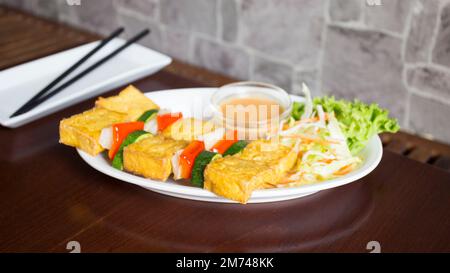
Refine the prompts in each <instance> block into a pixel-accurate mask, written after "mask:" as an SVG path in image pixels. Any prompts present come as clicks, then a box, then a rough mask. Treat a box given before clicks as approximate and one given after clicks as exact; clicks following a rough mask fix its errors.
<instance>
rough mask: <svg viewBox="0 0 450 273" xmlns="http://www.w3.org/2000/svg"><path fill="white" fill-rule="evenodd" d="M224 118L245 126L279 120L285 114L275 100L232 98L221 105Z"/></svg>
mask: <svg viewBox="0 0 450 273" xmlns="http://www.w3.org/2000/svg"><path fill="white" fill-rule="evenodd" d="M220 108H221V111H222V114H223V116H224V117H225V118H226V119H227V120H234V124H236V125H240V126H245V127H247V125H249V124H256V123H259V122H264V121H268V120H272V119H278V118H279V116H280V115H281V114H282V113H283V112H284V109H283V107H281V106H280V104H279V103H278V102H276V101H275V100H271V99H267V98H232V99H230V100H228V101H225V102H223V103H222V104H221V105H220Z"/></svg>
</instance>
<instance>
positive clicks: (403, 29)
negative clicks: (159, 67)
mask: <svg viewBox="0 0 450 273" xmlns="http://www.w3.org/2000/svg"><path fill="white" fill-rule="evenodd" d="M70 1H71V0H69V2H70ZM72 1H74V0H72ZM377 2H380V4H381V5H376V3H377ZM0 3H4V4H7V5H11V6H14V7H17V8H20V9H24V10H27V11H30V12H33V13H35V14H37V15H41V16H45V17H49V18H52V19H55V20H59V21H61V22H64V23H67V24H70V25H74V26H77V27H80V28H85V29H88V30H90V31H93V32H98V33H101V34H108V33H109V32H111V31H112V30H113V29H115V28H116V27H118V26H119V25H123V26H125V27H126V29H127V32H126V33H127V35H133V34H134V33H136V32H138V31H139V30H140V29H142V28H144V27H150V28H151V29H152V34H151V35H150V36H149V37H148V38H146V39H145V40H143V41H142V44H143V45H146V46H149V47H151V48H153V49H156V50H158V51H161V52H164V53H166V54H168V55H170V56H172V57H175V58H178V59H180V60H182V61H185V62H189V63H192V64H195V65H198V66H202V67H205V68H208V69H211V70H214V71H217V72H221V73H223V74H226V75H230V76H233V77H237V78H239V79H251V80H258V81H265V82H270V83H274V84H277V85H279V86H281V87H283V88H285V89H286V90H287V91H289V92H291V93H298V92H299V91H300V86H301V82H302V81H305V82H306V83H307V84H308V85H309V86H310V87H311V89H312V90H313V92H314V94H334V95H335V96H337V97H342V98H347V99H353V98H359V99H361V100H363V101H366V102H378V103H379V104H380V105H381V106H383V107H386V108H388V109H389V110H390V111H391V113H392V115H393V116H395V117H397V118H398V119H399V121H400V123H401V125H402V127H403V128H404V129H406V130H409V131H412V132H416V133H418V134H429V135H432V136H434V137H435V138H436V139H438V140H440V141H443V142H447V143H450V0H426V1H425V0H378V1H377V0H80V3H81V5H79V6H76V5H75V6H71V5H68V3H67V0H0ZM371 3H372V4H375V5H371Z"/></svg>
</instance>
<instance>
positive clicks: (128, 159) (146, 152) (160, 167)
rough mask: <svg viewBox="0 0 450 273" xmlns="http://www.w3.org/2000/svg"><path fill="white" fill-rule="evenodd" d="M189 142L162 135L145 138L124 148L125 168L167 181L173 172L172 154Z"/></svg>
mask: <svg viewBox="0 0 450 273" xmlns="http://www.w3.org/2000/svg"><path fill="white" fill-rule="evenodd" d="M187 144H188V143H187V142H186V141H182V140H174V139H168V138H165V137H163V136H161V135H157V136H155V137H150V138H146V139H143V140H142V141H139V142H137V143H133V144H131V145H128V146H127V147H126V148H125V149H124V151H123V164H124V169H125V170H127V171H129V172H132V173H135V174H139V175H142V176H144V177H147V178H151V179H157V180H162V181H166V180H167V178H168V177H169V176H170V174H171V173H172V163H171V158H172V156H173V155H174V154H175V152H177V151H178V150H180V149H183V148H184V147H186V146H187Z"/></svg>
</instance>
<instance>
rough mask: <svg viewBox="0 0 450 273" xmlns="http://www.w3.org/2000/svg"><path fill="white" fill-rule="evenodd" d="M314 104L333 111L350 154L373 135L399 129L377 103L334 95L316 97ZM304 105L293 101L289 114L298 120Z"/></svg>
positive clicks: (326, 110) (360, 147)
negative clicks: (351, 99) (347, 99)
mask: <svg viewBox="0 0 450 273" xmlns="http://www.w3.org/2000/svg"><path fill="white" fill-rule="evenodd" d="M313 103H314V106H316V105H318V104H320V105H322V107H323V109H324V111H325V112H328V113H332V112H334V114H335V116H336V118H337V120H338V121H339V125H340V127H341V130H342V132H343V133H344V135H345V136H346V138H347V144H348V147H349V149H350V151H351V153H352V154H357V153H358V152H360V151H361V150H362V149H363V148H364V146H365V145H366V144H367V141H368V140H369V139H370V138H371V137H372V136H374V135H376V134H379V133H383V132H391V133H395V132H397V131H398V130H399V129H400V126H399V125H398V122H397V120H396V119H393V118H389V112H388V111H387V110H385V109H382V108H380V107H379V106H378V105H377V104H375V103H372V104H365V103H363V102H361V101H359V100H354V101H353V102H351V101H345V100H336V99H335V98H334V97H327V96H325V97H316V98H314V101H313ZM304 108H305V105H304V104H303V103H299V102H294V106H293V110H292V113H291V116H292V117H293V118H294V119H295V120H299V119H300V117H301V115H302V114H303V111H304Z"/></svg>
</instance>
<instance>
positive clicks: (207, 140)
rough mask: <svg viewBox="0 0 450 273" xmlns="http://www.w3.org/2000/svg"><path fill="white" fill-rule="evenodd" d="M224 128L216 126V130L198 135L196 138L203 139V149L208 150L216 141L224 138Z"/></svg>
mask: <svg viewBox="0 0 450 273" xmlns="http://www.w3.org/2000/svg"><path fill="white" fill-rule="evenodd" d="M224 136H225V129H224V128H217V129H216V130H214V131H212V132H210V133H206V134H203V135H200V136H198V140H201V141H203V143H204V144H205V150H207V151H209V150H210V149H211V148H212V147H213V146H214V145H215V144H216V143H217V142H218V141H220V140H222V139H224Z"/></svg>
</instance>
